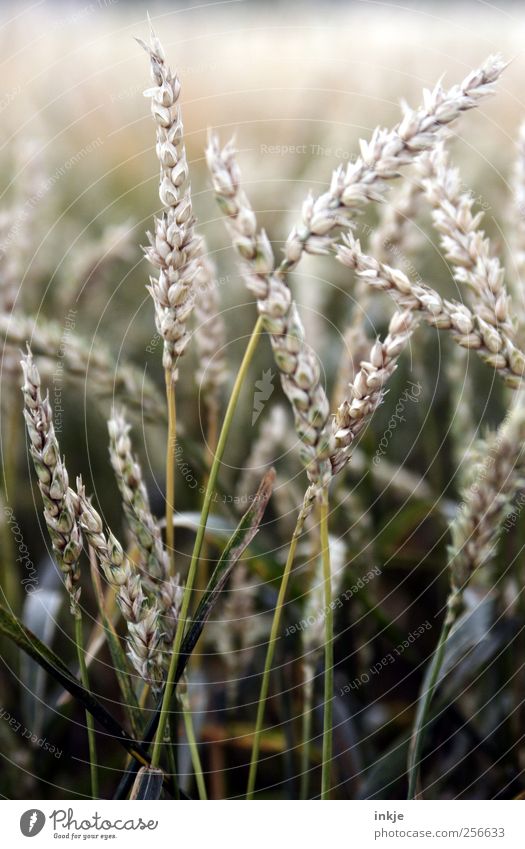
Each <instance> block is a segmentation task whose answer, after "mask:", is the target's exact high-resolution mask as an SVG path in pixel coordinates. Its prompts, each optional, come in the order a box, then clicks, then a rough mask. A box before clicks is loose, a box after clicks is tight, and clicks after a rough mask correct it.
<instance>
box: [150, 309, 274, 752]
mask: <svg viewBox="0 0 525 849" xmlns="http://www.w3.org/2000/svg"><path fill="white" fill-rule="evenodd" d="M262 329H263V320H262V318H261V317H260V316H259V318H258V319H257V322H256V324H255V327H254V328H253V331H252V335H251V336H250V341H249V342H248V345H247V347H246V351H245V352H244V357H243V360H242V363H241V365H240V367H239V371H238V373H237V377H236V379H235V383H234V385H233V389H232V394H231V396H230V400H229V402H228V407H227V408H226V413H225V416H224V421H223V424H222V428H221V432H220V435H219V439H218V442H217V450H216V452H215V456H214V458H213V463H212V465H211V469H210V475H209V478H208V484H207V486H206V492H205V494H204V501H203V504H202V511H201V517H200V522H199V527H198V529H197V534H196V537H195V544H194V547H193V553H192V556H191V563H190V568H189V570H188V577H187V579H186V586H185V588H184V594H183V596H182V603H181V608H180V613H179V620H178V622H177V629H176V632H175V639H174V641H173V648H172V654H171V661H170V667H169V670H168V676H167V679H166V686H165V688H164V696H163V699H162V709H161V714H160V718H159V725H158V728H157V733H156V735H155V743H154V746H153V754H152V758H151V763H152V766H158V765H159V760H160V751H161V747H162V740H163V738H164V729H165V726H166V720H167V717H168V713H169V707H170V704H171V698H172V695H173V689H174V678H175V672H176V669H177V663H178V660H179V653H180V647H181V644H182V637H183V633H184V627H185V625H186V617H187V615H188V608H189V605H190V599H191V594H192V590H193V584H194V582H195V574H196V571H197V567H198V564H199V557H200V553H201V548H202V543H203V540H204V534H205V532H206V523H207V521H208V516H209V513H210V507H211V502H212V498H213V495H214V492H215V484H216V481H217V476H218V474H219V467H220V464H221V461H222V457H223V454H224V450H225V448H226V443H227V440H228V435H229V432H230V428H231V424H232V420H233V415H234V413H235V408H236V406H237V401H238V399H239V395H240V393H241V389H242V386H243V383H244V380H245V378H246V375H247V372H248V368H249V366H250V363H251V361H252V359H253V355H254V354H255V351H256V348H257V344H258V342H259V338H260V335H261V333H262Z"/></svg>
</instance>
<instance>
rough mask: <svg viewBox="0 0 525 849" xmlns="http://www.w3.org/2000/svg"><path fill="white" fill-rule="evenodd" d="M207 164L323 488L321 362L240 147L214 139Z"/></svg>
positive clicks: (325, 409)
mask: <svg viewBox="0 0 525 849" xmlns="http://www.w3.org/2000/svg"><path fill="white" fill-rule="evenodd" d="M206 159H207V162H208V167H209V169H210V173H211V177H212V182H213V188H214V190H215V195H216V198H217V201H218V203H219V206H220V208H221V210H222V212H223V213H224V214H225V216H226V224H227V227H228V230H229V232H230V234H231V237H232V240H233V244H234V247H235V248H236V250H237V252H238V254H239V256H240V258H241V268H242V273H243V276H244V279H245V282H246V285H247V286H248V288H249V289H250V291H251V292H253V294H254V295H255V297H256V299H257V309H258V311H259V315H260V316H262V318H263V320H264V327H265V330H266V331H267V332H268V334H269V336H270V340H271V344H272V348H273V353H274V357H275V362H276V364H277V367H278V369H279V373H280V377H281V384H282V387H283V390H284V392H285V394H286V396H287V397H288V399H289V401H290V403H291V405H292V409H293V413H294V419H295V428H296V431H297V433H298V435H299V437H300V439H301V441H302V444H303V448H302V453H301V456H302V459H303V461H304V463H305V465H306V468H307V472H308V476H309V478H310V481H311V482H312V483H314V484H317V485H318V486H323V485H324V484H326V482H327V481H328V480H329V479H330V476H331V468H330V462H329V459H328V458H329V454H330V431H329V426H328V425H329V405H328V400H327V398H326V394H325V392H324V389H323V387H322V385H321V381H320V370H319V364H318V362H317V358H316V356H315V354H314V352H313V351H312V349H311V348H310V347H309V346H308V345H307V344H306V341H305V338H304V330H303V326H302V324H301V320H300V318H299V313H298V311H297V307H296V304H295V302H294V300H293V298H292V294H291V292H290V289H289V288H288V286H287V284H286V282H285V281H284V279H283V278H282V277H281V276H279V275H277V274H274V272H273V269H274V265H275V260H274V254H273V250H272V246H271V244H270V241H269V239H268V236H267V235H266V233H265V232H264V230H258V226H257V219H256V217H255V213H254V211H253V209H252V207H251V205H250V203H249V201H248V198H247V197H246V194H245V193H244V191H243V190H242V188H241V182H240V179H241V175H240V170H239V166H238V164H237V160H236V156H235V148H234V146H233V143H232V142H229V143H228V144H227V145H226V146H225V147H224V148H222V149H221V147H220V144H219V141H218V139H217V137H216V136H213V135H211V136H210V140H209V144H208V148H207V151H206Z"/></svg>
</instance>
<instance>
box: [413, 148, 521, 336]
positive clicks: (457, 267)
mask: <svg viewBox="0 0 525 849" xmlns="http://www.w3.org/2000/svg"><path fill="white" fill-rule="evenodd" d="M421 171H422V173H423V174H424V179H423V185H424V187H425V193H426V196H427V198H428V200H429V202H430V204H431V205H432V210H433V211H432V219H433V222H434V226H435V228H436V230H437V231H438V232H439V233H440V234H441V246H442V248H443V250H444V251H445V256H446V258H447V259H449V260H450V262H451V263H452V266H453V268H454V279H455V280H456V281H457V282H458V283H459V284H462V285H464V286H466V287H467V291H468V296H469V298H470V301H471V303H472V306H473V309H474V310H475V312H476V314H477V315H478V316H479V317H480V318H482V319H483V321H485V322H486V323H487V324H492V325H493V326H494V327H497V328H498V329H499V330H501V331H502V332H503V333H505V335H506V336H507V337H508V338H509V339H513V338H514V335H515V334H514V325H513V322H512V320H511V317H510V314H509V297H508V295H507V290H506V288H505V283H504V277H505V271H504V269H503V268H502V266H501V264H500V261H499V259H498V257H497V256H495V255H494V254H493V253H492V248H491V244H490V240H489V239H488V238H487V237H486V235H485V233H484V232H483V230H481V229H480V226H479V225H480V222H481V219H482V217H483V212H481V211H480V212H477V213H474V212H473V208H474V203H475V198H474V197H473V195H472V194H471V193H468V192H464V191H463V190H462V181H461V176H460V173H459V170H458V169H457V168H452V167H451V165H450V163H449V159H448V154H447V151H446V149H445V146H444V144H443V143H439V144H438V145H436V147H435V148H434V150H433V151H432V152H431V153H429V154H427V155H426V156H425V157H424V158H423V161H422V163H421Z"/></svg>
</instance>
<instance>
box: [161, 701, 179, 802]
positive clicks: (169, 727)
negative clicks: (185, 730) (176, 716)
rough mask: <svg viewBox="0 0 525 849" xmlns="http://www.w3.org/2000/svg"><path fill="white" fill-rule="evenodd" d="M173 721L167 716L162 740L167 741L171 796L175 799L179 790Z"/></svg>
mask: <svg viewBox="0 0 525 849" xmlns="http://www.w3.org/2000/svg"><path fill="white" fill-rule="evenodd" d="M174 736H175V738H176V735H175V734H174V723H173V721H172V719H171V718H168V722H167V723H166V736H165V738H164V742H165V743H168V744H169V745H168V747H167V748H168V767H169V770H170V773H171V784H172V789H173V797H174V798H175V799H178V800H180V792H179V782H178V780H177V774H178V769H177V757H176V754H175V752H176V749H175V746H176V739H175V741H174V739H173V738H174Z"/></svg>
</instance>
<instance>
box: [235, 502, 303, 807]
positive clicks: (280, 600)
mask: <svg viewBox="0 0 525 849" xmlns="http://www.w3.org/2000/svg"><path fill="white" fill-rule="evenodd" d="M305 504H306V497H305V502H304V503H303V507H302V508H301V511H300V513H299V515H298V517H297V522H296V525H295V529H294V532H293V534H292V539H291V540H290V548H289V549H288V557H287V558H286V565H285V567H284V571H283V575H282V578H281V586H280V587H279V594H278V596H277V603H276V605H275V610H274V614H273V621H272V627H271V631H270V637H269V640H268V649H267V651H266V660H265V662H264V670H263V678H262V683H261V691H260V693H259V701H258V703H257V716H256V719H255V733H254V737H253V746H252V756H251V760H250V772H249V775H248V788H247V791H246V798H247V799H253V794H254V791H255V780H256V778H257V765H258V762H259V751H260V746H261V733H262V726H263V720H264V710H265V707H266V700H267V698H268V688H269V685H270V673H271V671H272V665H273V659H274V656H275V649H276V647H277V639H278V634H279V630H280V627H281V617H282V611H283V606H284V600H285V598H286V591H287V589H288V581H289V579H290V573H291V571H292V566H293V561H294V557H295V549H296V548H297V541H298V539H299V537H300V536H301V532H302V530H303V525H304V522H305V519H306V516H307V515H308V513H307V510H306V507H305Z"/></svg>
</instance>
